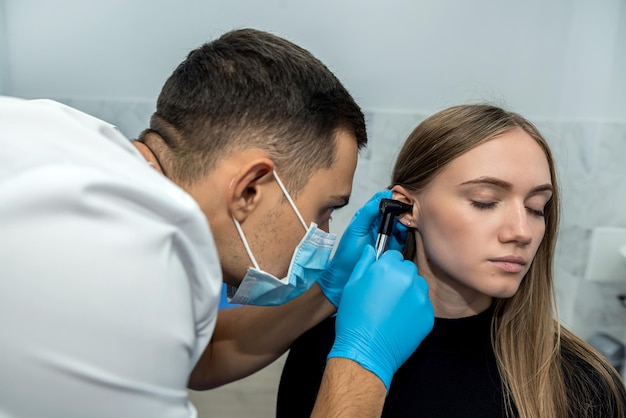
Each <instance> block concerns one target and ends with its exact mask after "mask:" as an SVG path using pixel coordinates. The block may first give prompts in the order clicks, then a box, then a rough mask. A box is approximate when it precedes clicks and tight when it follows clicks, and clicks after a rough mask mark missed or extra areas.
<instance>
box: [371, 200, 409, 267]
mask: <svg viewBox="0 0 626 418" xmlns="http://www.w3.org/2000/svg"><path fill="white" fill-rule="evenodd" d="M378 210H379V211H380V214H381V219H380V226H379V227H378V239H377V240H376V259H378V257H380V255H381V254H382V253H383V252H384V251H385V247H386V245H387V238H389V236H390V235H391V232H392V230H393V218H394V217H395V216H396V215H399V214H401V213H406V212H410V211H411V210H413V205H409V204H407V203H404V202H400V201H399V200H394V199H381V201H380V205H379V206H378Z"/></svg>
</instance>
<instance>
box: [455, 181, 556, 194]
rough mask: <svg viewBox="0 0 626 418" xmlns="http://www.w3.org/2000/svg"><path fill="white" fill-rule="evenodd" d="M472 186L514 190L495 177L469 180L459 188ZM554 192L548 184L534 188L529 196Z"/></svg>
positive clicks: (510, 185)
mask: <svg viewBox="0 0 626 418" xmlns="http://www.w3.org/2000/svg"><path fill="white" fill-rule="evenodd" d="M472 184H487V185H492V186H496V187H498V188H500V189H504V190H506V191H509V190H511V189H512V188H513V185H512V184H511V183H509V182H508V181H504V180H501V179H498V178H495V177H479V178H477V179H474V180H469V181H466V182H463V183H461V184H460V185H459V186H466V185H472ZM553 191H554V188H553V187H552V185H551V184H550V183H546V184H542V185H539V186H536V187H533V188H532V189H531V191H530V193H529V194H536V193H541V192H550V193H552V192H553Z"/></svg>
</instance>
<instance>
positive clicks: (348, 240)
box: [318, 190, 391, 306]
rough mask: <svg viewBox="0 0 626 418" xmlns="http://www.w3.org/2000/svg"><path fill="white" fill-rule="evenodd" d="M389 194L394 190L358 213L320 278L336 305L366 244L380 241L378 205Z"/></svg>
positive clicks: (371, 199) (381, 195) (384, 193)
mask: <svg viewBox="0 0 626 418" xmlns="http://www.w3.org/2000/svg"><path fill="white" fill-rule="evenodd" d="M388 197H391V191H390V190H385V191H382V192H378V193H376V194H375V195H374V196H373V197H372V198H370V200H369V201H368V202H367V203H365V205H364V206H363V207H361V208H360V209H359V210H358V211H357V212H356V214H355V215H354V216H353V217H352V221H350V225H348V228H346V230H345V231H344V233H343V235H342V236H341V240H340V241H339V245H338V246H337V250H336V251H335V255H334V256H333V258H332V260H331V261H330V263H329V264H328V267H327V268H326V270H325V271H324V272H323V273H322V275H321V276H320V277H319V279H318V283H319V286H320V288H321V289H322V291H323V292H324V295H325V296H326V298H327V299H328V300H329V301H330V302H331V303H332V304H333V305H335V306H338V305H339V300H340V299H341V294H342V292H343V287H344V286H345V284H346V281H347V280H348V278H349V277H350V275H351V274H352V270H353V269H354V266H355V265H356V264H357V262H358V260H359V258H360V257H361V254H362V252H363V249H364V248H365V246H366V245H368V244H369V245H374V243H375V242H376V232H377V228H374V227H373V224H375V222H376V220H377V219H378V218H379V216H378V213H379V209H378V207H379V206H380V201H381V199H383V198H388Z"/></svg>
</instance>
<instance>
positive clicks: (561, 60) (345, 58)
mask: <svg viewBox="0 0 626 418" xmlns="http://www.w3.org/2000/svg"><path fill="white" fill-rule="evenodd" d="M5 1H6V14H7V27H6V29H7V34H8V41H9V45H10V49H9V64H10V65H9V73H10V74H11V78H10V83H9V85H8V92H9V93H11V94H13V95H17V96H23V97H37V96H49V97H74V98H92V97H98V98H108V99H124V100H137V99H139V100H148V101H154V99H155V97H156V95H157V94H158V91H159V89H160V87H161V85H162V84H163V82H164V80H165V78H166V77H167V76H168V75H169V73H170V72H171V71H172V70H173V68H174V67H175V66H176V65H177V64H178V63H179V62H180V61H181V60H182V59H183V57H184V56H185V55H186V53H187V52H188V51H189V50H191V49H193V48H195V47H196V46H198V45H200V44H201V43H203V42H205V41H207V40H209V39H211V38H213V37H215V36H217V35H219V34H220V33H222V32H223V31H225V30H229V29H233V28H236V27H243V26H253V27H257V28H260V29H265V30H269V31H271V32H274V33H276V34H279V35H282V36H285V37H287V38H289V39H291V40H293V41H295V42H296V43H299V44H301V45H302V46H304V47H306V48H308V49H310V50H311V51H313V52H314V53H315V54H316V55H317V56H318V57H319V58H321V59H322V60H323V61H324V62H326V63H327V64H328V65H329V67H330V68H331V69H332V70H333V71H335V73H336V74H337V75H338V76H339V77H340V78H341V79H342V80H343V81H344V82H345V83H346V85H347V86H348V88H349V89H350V90H351V92H352V93H353V94H354V96H355V97H356V98H357V100H358V102H359V103H360V104H361V105H362V106H363V107H364V108H365V109H370V110H371V109H378V110H380V109H386V110H402V111H425V112H432V111H433V110H436V109H439V108H442V107H444V106H447V105H451V104H457V103H459V102H461V101H470V100H489V101H495V102H498V103H500V104H502V105H505V106H508V107H511V108H513V109H515V110H517V111H519V112H521V113H523V114H525V115H527V116H532V117H535V118H548V119H553V118H559V119H573V118H574V119H577V118H581V117H582V118H586V119H605V118H608V119H618V120H625V118H626V116H624V114H625V113H626V112H624V109H626V94H623V93H624V91H625V88H626V82H625V80H624V77H623V76H622V74H624V71H623V69H624V63H625V62H626V36H624V35H625V33H624V25H625V24H626V20H625V17H624V14H625V10H624V7H625V6H624V1H623V0H622V1H620V0H598V1H594V2H588V1H586V0H553V1H550V2H546V1H543V0H530V1H525V2H502V1H500V0H474V1H471V2H470V1H463V0H430V1H426V0H421V1H419V0H391V1H385V2H381V1H377V0H365V1H364V0H316V1H308V2H304V1H299V2H296V1H294V0H271V1H270V0H268V1H264V2H259V1H256V0H212V1H206V0H179V1H176V2H172V1H156V0H135V1H132V2H129V1H126V0H107V1H83V0H65V1H50V0H5ZM620 31H621V32H620ZM617 66H619V67H620V68H619V70H620V71H618V68H617ZM618 92H619V93H618Z"/></svg>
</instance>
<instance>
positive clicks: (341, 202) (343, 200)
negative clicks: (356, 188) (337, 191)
mask: <svg viewBox="0 0 626 418" xmlns="http://www.w3.org/2000/svg"><path fill="white" fill-rule="evenodd" d="M348 203H350V195H335V196H330V198H329V201H328V206H329V207H332V208H333V209H341V208H343V207H344V206H347V205H348Z"/></svg>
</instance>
